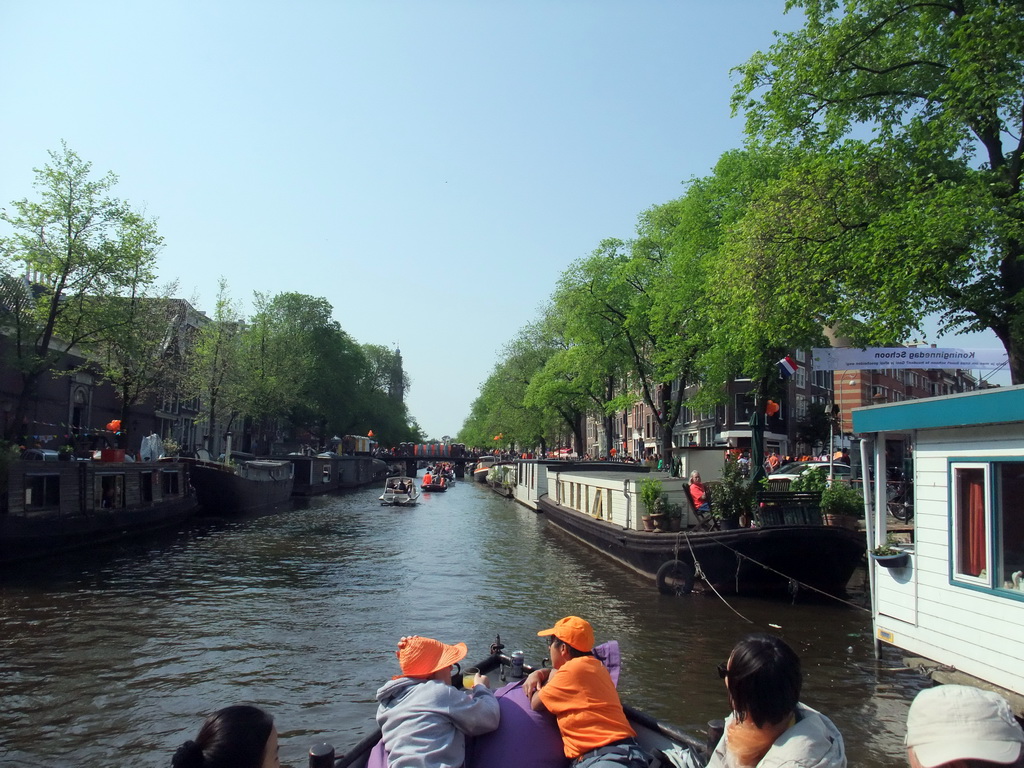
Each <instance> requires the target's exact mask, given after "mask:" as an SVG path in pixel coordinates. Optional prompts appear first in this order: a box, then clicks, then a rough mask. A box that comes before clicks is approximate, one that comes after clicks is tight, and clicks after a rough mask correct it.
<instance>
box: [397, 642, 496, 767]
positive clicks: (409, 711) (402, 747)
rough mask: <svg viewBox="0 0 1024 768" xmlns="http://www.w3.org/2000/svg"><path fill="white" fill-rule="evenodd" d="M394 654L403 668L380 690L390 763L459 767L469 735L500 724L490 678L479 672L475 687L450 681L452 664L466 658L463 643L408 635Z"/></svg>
mask: <svg viewBox="0 0 1024 768" xmlns="http://www.w3.org/2000/svg"><path fill="white" fill-rule="evenodd" d="M395 656H397V657H398V663H399V666H400V667H401V670H402V674H400V675H396V676H395V677H393V678H391V680H390V681H389V682H387V683H385V684H384V685H383V686H381V687H380V688H379V689H378V690H377V702H378V706H377V724H378V725H379V726H380V730H381V736H382V739H383V741H384V749H385V750H386V751H387V753H388V768H461V766H462V765H463V764H464V763H465V761H466V736H467V735H469V736H478V735H480V734H483V733H489V732H490V731H493V730H494V729H495V728H497V727H498V719H499V709H498V700H497V699H496V698H494V694H493V693H491V691H490V689H489V688H488V687H487V678H486V677H484V676H483V675H477V676H476V680H475V682H476V684H475V685H474V686H473V689H472V690H471V691H460V690H458V689H457V688H453V687H452V684H451V683H452V665H453V664H455V662H457V661H461V660H462V659H463V658H465V656H466V645H465V643H456V644H455V645H448V644H447V643H442V642H441V641H440V640H434V639H433V638H429V637H419V636H418V635H410V636H409V637H403V638H402V639H401V640H400V641H399V642H398V650H397V651H396V652H395Z"/></svg>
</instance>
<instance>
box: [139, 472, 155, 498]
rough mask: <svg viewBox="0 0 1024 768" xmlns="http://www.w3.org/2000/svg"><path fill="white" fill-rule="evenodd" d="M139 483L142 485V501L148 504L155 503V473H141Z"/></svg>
mask: <svg viewBox="0 0 1024 768" xmlns="http://www.w3.org/2000/svg"><path fill="white" fill-rule="evenodd" d="M139 481H140V483H141V485H142V488H141V490H142V501H143V502H145V503H147V504H148V503H150V502H152V501H153V473H152V472H143V473H141V474H140V475H139Z"/></svg>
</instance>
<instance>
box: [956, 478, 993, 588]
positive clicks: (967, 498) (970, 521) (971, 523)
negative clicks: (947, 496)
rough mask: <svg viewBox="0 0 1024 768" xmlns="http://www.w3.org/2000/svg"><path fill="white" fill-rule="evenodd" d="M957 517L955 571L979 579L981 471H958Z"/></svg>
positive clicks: (983, 562) (982, 502)
mask: <svg viewBox="0 0 1024 768" xmlns="http://www.w3.org/2000/svg"><path fill="white" fill-rule="evenodd" d="M957 474H958V475H959V476H960V483H959V498H958V499H957V515H958V522H959V536H960V541H959V547H960V557H959V561H960V562H959V566H960V567H959V568H958V572H959V573H962V574H966V575H968V576H980V575H981V572H982V571H984V570H986V568H987V562H986V561H987V557H986V554H987V553H986V551H985V472H984V470H982V469H961V470H958V471H957Z"/></svg>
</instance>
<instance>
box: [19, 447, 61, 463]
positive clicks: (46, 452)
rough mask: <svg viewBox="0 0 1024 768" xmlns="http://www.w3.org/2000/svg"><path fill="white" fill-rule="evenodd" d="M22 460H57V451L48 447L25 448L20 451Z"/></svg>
mask: <svg viewBox="0 0 1024 768" xmlns="http://www.w3.org/2000/svg"><path fill="white" fill-rule="evenodd" d="M21 460H22V461H57V452H56V451H53V450H50V449H49V448H26V449H25V450H24V451H22V452H21Z"/></svg>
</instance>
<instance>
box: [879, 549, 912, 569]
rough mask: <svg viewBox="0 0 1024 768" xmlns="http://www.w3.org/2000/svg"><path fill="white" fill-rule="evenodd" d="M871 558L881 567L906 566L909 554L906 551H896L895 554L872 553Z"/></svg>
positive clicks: (908, 561)
mask: <svg viewBox="0 0 1024 768" xmlns="http://www.w3.org/2000/svg"><path fill="white" fill-rule="evenodd" d="M871 559H872V560H874V561H875V562H876V563H878V564H879V565H880V566H881V567H882V568H906V567H907V565H908V564H909V563H910V555H909V554H907V553H906V552H897V553H896V554H895V555H876V554H874V553H872V555H871Z"/></svg>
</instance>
